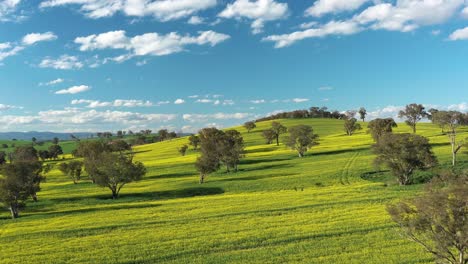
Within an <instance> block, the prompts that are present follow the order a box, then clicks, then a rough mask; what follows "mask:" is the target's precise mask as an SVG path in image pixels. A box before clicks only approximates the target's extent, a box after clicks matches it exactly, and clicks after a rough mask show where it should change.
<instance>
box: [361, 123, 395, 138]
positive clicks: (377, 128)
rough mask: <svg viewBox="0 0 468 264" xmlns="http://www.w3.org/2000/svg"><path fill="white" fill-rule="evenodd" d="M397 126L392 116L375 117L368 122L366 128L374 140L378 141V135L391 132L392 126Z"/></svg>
mask: <svg viewBox="0 0 468 264" xmlns="http://www.w3.org/2000/svg"><path fill="white" fill-rule="evenodd" d="M397 126H398V125H397V123H395V120H393V118H385V119H382V118H377V119H374V120H372V121H370V122H369V125H368V128H369V133H370V134H371V135H372V138H373V139H374V141H379V139H380V137H382V136H383V135H385V134H387V133H392V132H393V128H395V127H397Z"/></svg>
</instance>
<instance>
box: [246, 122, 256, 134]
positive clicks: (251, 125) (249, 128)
mask: <svg viewBox="0 0 468 264" xmlns="http://www.w3.org/2000/svg"><path fill="white" fill-rule="evenodd" d="M244 127H245V129H247V131H248V133H250V131H252V130H253V129H255V128H256V127H257V125H256V124H255V122H253V121H249V122H245V123H244Z"/></svg>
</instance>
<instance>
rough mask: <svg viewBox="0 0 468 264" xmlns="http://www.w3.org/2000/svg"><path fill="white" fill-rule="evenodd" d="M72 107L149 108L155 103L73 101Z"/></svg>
mask: <svg viewBox="0 0 468 264" xmlns="http://www.w3.org/2000/svg"><path fill="white" fill-rule="evenodd" d="M71 104H72V105H78V104H87V106H86V107H87V108H99V107H149V106H153V103H152V102H150V101H143V100H122V99H117V100H114V101H113V102H101V101H99V100H85V99H79V100H76V99H75V100H72V101H71Z"/></svg>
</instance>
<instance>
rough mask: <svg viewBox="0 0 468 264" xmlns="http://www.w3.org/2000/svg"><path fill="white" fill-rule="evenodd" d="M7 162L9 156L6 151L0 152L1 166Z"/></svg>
mask: <svg viewBox="0 0 468 264" xmlns="http://www.w3.org/2000/svg"><path fill="white" fill-rule="evenodd" d="M6 162H7V154H6V152H5V151H0V165H3V164H5V163H6Z"/></svg>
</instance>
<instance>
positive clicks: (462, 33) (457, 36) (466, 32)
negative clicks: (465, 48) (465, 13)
mask: <svg viewBox="0 0 468 264" xmlns="http://www.w3.org/2000/svg"><path fill="white" fill-rule="evenodd" d="M449 39H450V40H465V39H468V27H465V28H461V29H457V30H455V31H454V32H453V33H452V34H450V36H449Z"/></svg>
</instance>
